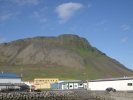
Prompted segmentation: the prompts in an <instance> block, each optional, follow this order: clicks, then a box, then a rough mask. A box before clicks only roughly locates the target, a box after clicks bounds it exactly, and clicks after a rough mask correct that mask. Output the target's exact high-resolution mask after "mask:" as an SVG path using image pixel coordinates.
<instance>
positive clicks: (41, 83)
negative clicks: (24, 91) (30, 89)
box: [34, 78, 59, 90]
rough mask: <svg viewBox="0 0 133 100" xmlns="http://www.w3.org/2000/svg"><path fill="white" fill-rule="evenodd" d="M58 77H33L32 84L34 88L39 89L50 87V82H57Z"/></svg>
mask: <svg viewBox="0 0 133 100" xmlns="http://www.w3.org/2000/svg"><path fill="white" fill-rule="evenodd" d="M58 81H59V79H58V78H35V79H34V86H35V90H40V89H50V88H51V87H50V86H51V85H50V84H51V83H55V82H58Z"/></svg>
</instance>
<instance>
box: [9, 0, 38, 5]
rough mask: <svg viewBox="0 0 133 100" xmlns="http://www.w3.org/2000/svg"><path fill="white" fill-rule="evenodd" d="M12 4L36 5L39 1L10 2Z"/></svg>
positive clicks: (21, 0) (15, 0) (14, 0)
mask: <svg viewBox="0 0 133 100" xmlns="http://www.w3.org/2000/svg"><path fill="white" fill-rule="evenodd" d="M10 1H11V2H12V3H15V4H17V5H27V4H28V5H37V4H39V1H40V0H10Z"/></svg>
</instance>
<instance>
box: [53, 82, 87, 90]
mask: <svg viewBox="0 0 133 100" xmlns="http://www.w3.org/2000/svg"><path fill="white" fill-rule="evenodd" d="M86 87H87V83H85V82H84V81H81V80H65V81H59V82H57V83H53V84H51V89H61V90H67V89H85V88H86Z"/></svg>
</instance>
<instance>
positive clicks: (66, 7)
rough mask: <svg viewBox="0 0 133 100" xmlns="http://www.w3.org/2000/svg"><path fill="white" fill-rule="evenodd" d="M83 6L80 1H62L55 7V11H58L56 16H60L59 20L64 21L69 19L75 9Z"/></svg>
mask: <svg viewBox="0 0 133 100" xmlns="http://www.w3.org/2000/svg"><path fill="white" fill-rule="evenodd" d="M82 7H83V5H82V4H80V3H72V2H69V3H63V4H61V5H59V6H57V7H56V12H57V13H58V17H59V18H60V22H66V21H67V20H68V19H70V18H71V17H72V16H74V14H75V13H76V11H78V10H79V9H81V8H82Z"/></svg>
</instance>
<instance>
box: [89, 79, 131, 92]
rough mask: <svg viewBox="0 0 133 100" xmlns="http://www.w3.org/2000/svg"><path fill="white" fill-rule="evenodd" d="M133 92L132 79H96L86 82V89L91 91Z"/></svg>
mask: <svg viewBox="0 0 133 100" xmlns="http://www.w3.org/2000/svg"><path fill="white" fill-rule="evenodd" d="M109 88H111V89H114V90H115V91H133V77H121V78H109V79H98V80H92V81H88V82H87V89H88V90H91V91H106V90H107V89H109Z"/></svg>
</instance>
